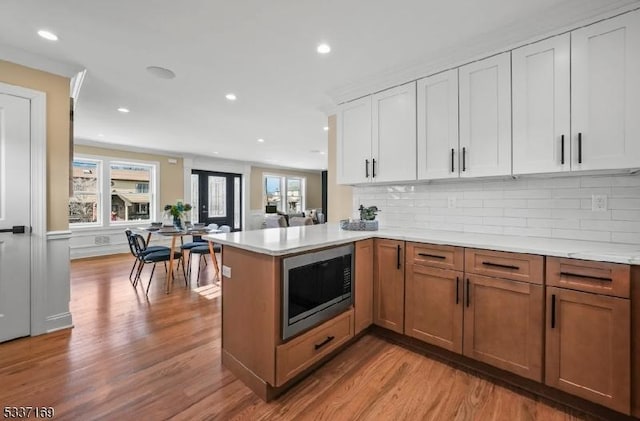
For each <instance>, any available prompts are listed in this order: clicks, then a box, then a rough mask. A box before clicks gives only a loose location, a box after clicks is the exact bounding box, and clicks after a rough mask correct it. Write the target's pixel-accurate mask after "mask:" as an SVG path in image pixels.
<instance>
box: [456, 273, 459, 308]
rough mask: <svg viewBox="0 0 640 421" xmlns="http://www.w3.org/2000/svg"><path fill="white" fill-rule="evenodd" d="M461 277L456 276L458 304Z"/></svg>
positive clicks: (457, 300)
mask: <svg viewBox="0 0 640 421" xmlns="http://www.w3.org/2000/svg"><path fill="white" fill-rule="evenodd" d="M459 290H460V277H459V276H456V304H458V303H459V302H460V291H459Z"/></svg>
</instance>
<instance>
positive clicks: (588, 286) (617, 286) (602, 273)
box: [547, 257, 631, 298]
mask: <svg viewBox="0 0 640 421" xmlns="http://www.w3.org/2000/svg"><path fill="white" fill-rule="evenodd" d="M630 277H631V266H629V265H624V264H620V263H606V262H593V261H589V260H578V259H564V258H560V257H547V285H549V286H556V287H561V288H568V289H574V290H576V291H586V292H593V293H596V294H604V295H611V296H614V297H620V298H629V295H630V285H631V282H630Z"/></svg>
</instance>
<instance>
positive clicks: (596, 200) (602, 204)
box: [591, 194, 607, 212]
mask: <svg viewBox="0 0 640 421" xmlns="http://www.w3.org/2000/svg"><path fill="white" fill-rule="evenodd" d="M591 210H592V211H593V212H605V211H606V210H607V195H606V194H594V195H592V196H591Z"/></svg>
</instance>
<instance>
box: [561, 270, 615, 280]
mask: <svg viewBox="0 0 640 421" xmlns="http://www.w3.org/2000/svg"><path fill="white" fill-rule="evenodd" d="M560 276H575V277H578V278H587V279H596V280H598V281H607V282H612V281H613V279H611V278H609V277H606V276H593V275H580V274H579V273H571V272H560Z"/></svg>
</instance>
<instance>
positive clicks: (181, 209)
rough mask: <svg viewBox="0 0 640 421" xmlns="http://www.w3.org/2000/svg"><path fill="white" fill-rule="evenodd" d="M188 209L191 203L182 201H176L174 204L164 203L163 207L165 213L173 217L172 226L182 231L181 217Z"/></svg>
mask: <svg viewBox="0 0 640 421" xmlns="http://www.w3.org/2000/svg"><path fill="white" fill-rule="evenodd" d="M190 210H191V205H190V204H188V203H182V202H177V203H176V204H175V205H165V207H164V211H165V213H166V214H167V215H171V216H172V217H173V226H174V227H175V228H176V229H177V230H179V231H182V218H183V217H184V216H185V213H186V212H189V211H190Z"/></svg>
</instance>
